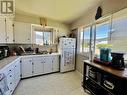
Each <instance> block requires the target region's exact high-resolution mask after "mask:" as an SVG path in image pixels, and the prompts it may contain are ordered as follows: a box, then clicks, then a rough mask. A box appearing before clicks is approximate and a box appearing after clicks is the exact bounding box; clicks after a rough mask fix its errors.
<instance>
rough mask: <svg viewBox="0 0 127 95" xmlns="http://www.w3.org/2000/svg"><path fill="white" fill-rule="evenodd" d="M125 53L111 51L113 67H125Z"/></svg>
mask: <svg viewBox="0 0 127 95" xmlns="http://www.w3.org/2000/svg"><path fill="white" fill-rule="evenodd" d="M123 55H124V53H115V52H112V53H111V56H112V66H113V67H116V68H119V69H124V67H125V63H124V57H123Z"/></svg>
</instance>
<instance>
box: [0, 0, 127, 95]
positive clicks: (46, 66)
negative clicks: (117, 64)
mask: <svg viewBox="0 0 127 95" xmlns="http://www.w3.org/2000/svg"><path fill="white" fill-rule="evenodd" d="M0 2H1V13H0V95H89V94H90V93H92V94H93V92H94V91H93V92H92V91H91V90H89V88H85V82H86V80H85V78H84V77H85V75H84V74H85V73H83V72H87V71H85V70H87V68H86V69H85V68H83V67H84V66H85V65H84V64H87V65H89V62H86V61H84V60H90V61H91V60H93V59H94V58H95V57H98V56H100V55H101V48H100V47H106V48H110V49H111V51H110V50H109V51H108V52H109V53H110V52H122V54H123V55H124V60H122V59H120V60H122V61H124V63H126V58H127V57H126V51H127V47H126V46H127V45H126V41H127V40H126V36H127V35H126V30H127V28H126V26H125V25H126V22H127V15H126V14H127V8H126V7H127V1H126V0H80V1H79V0H76V1H75V2H74V1H65V0H61V1H59V0H55V1H50V0H38V1H37V0H36V1H35V0H31V1H26V0H15V1H14V0H10V2H7V1H6V0H2V1H1V0H0ZM2 2H3V3H2ZM5 3H6V4H12V5H13V7H12V8H13V10H12V13H6V12H8V10H6V12H5V10H4V9H2V6H3V5H4V4H5ZM67 3H68V5H67ZM2 4H3V5H2ZM70 5H71V7H70ZM4 8H5V7H4ZM7 8H8V7H7ZM98 11H99V12H98ZM9 12H10V11H9ZM102 29H103V30H102ZM100 31H102V32H100ZM105 44H106V45H105ZM104 45H105V46H104ZM103 54H104V53H103ZM120 54H121V53H120ZM103 56H105V55H103ZM112 56H113V54H112ZM108 57H109V56H108ZM116 59H117V58H116ZM116 59H115V61H116ZM102 60H103V58H102ZM96 61H98V60H96ZM104 61H105V60H104ZM108 61H109V59H108ZM110 61H111V60H110ZM118 61H119V60H118ZM106 62H107V60H106ZM112 63H113V62H112ZM121 63H122V62H121ZM106 64H107V63H106ZM124 65H125V66H123V67H124V70H126V68H125V67H126V64H124ZM89 66H91V64H90V65H89ZM96 66H98V65H96ZM105 68H106V67H105ZM96 69H98V68H97V67H96ZM89 71H90V72H92V73H95V72H94V70H93V71H92V69H91V70H90V69H89ZM105 71H106V70H105ZM110 73H112V72H110ZM87 74H88V73H87ZM87 74H86V75H87ZM112 76H114V73H113V74H112ZM118 77H119V76H118ZM86 79H88V78H86ZM90 79H91V78H90ZM91 80H93V79H91ZM93 81H94V80H93ZM89 83H90V82H89ZM107 83H108V84H112V83H111V82H109V81H108V82H107ZM97 85H99V86H100V87H102V86H101V83H100V84H99V83H97ZM104 86H105V85H104ZM97 87H98V86H97ZM106 87H107V85H106V86H105V87H102V88H103V89H104V90H106V91H107V92H106V93H107V94H106V95H126V94H114V92H112V91H110V89H109V90H107V88H109V87H107V88H106ZM111 87H113V86H111ZM124 87H126V86H124ZM90 89H92V88H90ZM115 90H116V88H115ZM117 90H118V88H117ZM101 91H103V90H102V89H101ZM101 91H100V90H98V89H96V92H101ZM113 91H114V90H113ZM121 91H122V92H119V93H123V92H124V91H123V90H121ZM96 92H94V94H93V95H101V94H95V93H96ZM110 92H111V93H110ZM125 93H126V92H125Z"/></svg>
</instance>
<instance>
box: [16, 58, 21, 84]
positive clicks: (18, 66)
mask: <svg viewBox="0 0 127 95" xmlns="http://www.w3.org/2000/svg"><path fill="white" fill-rule="evenodd" d="M20 66H21V64H20V60H18V61H16V62H15V67H14V76H15V77H14V78H15V79H14V80H15V86H17V85H18V83H19V82H20V79H21V67H20Z"/></svg>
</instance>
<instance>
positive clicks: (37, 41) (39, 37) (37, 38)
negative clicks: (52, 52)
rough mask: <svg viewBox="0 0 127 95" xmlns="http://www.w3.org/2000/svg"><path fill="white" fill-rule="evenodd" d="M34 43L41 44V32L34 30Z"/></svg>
mask: <svg viewBox="0 0 127 95" xmlns="http://www.w3.org/2000/svg"><path fill="white" fill-rule="evenodd" d="M35 33H36V44H39V45H43V33H42V32H38V31H36V32H35Z"/></svg>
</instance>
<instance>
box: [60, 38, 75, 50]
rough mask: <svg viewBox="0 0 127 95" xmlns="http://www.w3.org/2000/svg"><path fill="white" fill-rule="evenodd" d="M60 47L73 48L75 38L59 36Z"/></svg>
mask: <svg viewBox="0 0 127 95" xmlns="http://www.w3.org/2000/svg"><path fill="white" fill-rule="evenodd" d="M60 47H61V48H75V47H76V39H75V38H61V39H60Z"/></svg>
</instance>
